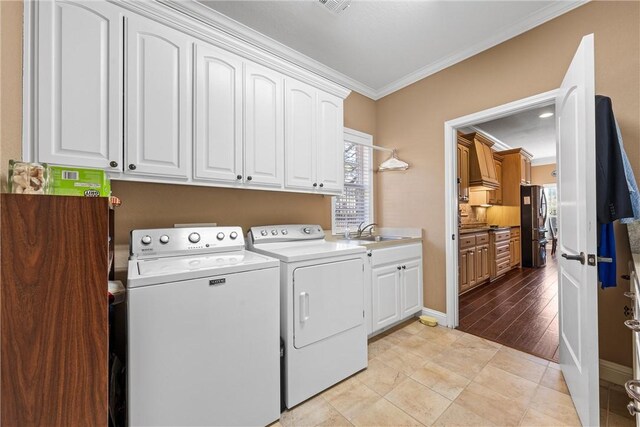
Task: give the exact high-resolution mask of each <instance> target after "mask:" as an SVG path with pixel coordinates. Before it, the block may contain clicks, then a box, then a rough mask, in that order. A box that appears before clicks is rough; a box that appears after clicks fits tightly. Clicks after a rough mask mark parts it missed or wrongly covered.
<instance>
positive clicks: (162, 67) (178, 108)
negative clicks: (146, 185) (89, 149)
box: [125, 15, 191, 178]
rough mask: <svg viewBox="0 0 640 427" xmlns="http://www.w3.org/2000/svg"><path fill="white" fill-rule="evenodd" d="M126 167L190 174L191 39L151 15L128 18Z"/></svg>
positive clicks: (134, 170) (131, 170)
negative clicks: (155, 20)
mask: <svg viewBox="0 0 640 427" xmlns="http://www.w3.org/2000/svg"><path fill="white" fill-rule="evenodd" d="M126 25H127V42H126V49H127V69H126V76H127V91H126V106H127V132H126V135H127V141H126V146H127V165H126V168H125V171H126V172H127V173H131V174H144V175H159V176H169V177H180V178H186V177H187V164H188V163H189V159H188V158H187V157H188V149H189V146H190V144H191V141H190V135H191V132H190V129H191V114H190V110H191V96H190V93H191V73H190V69H191V66H190V57H191V40H190V38H189V37H188V36H187V35H186V34H183V33H180V32H178V31H176V30H173V29H171V28H168V27H165V26H164V25H162V24H159V23H157V22H154V21H151V20H149V19H146V18H143V17H139V16H135V15H131V16H129V17H128V18H127V24H126Z"/></svg>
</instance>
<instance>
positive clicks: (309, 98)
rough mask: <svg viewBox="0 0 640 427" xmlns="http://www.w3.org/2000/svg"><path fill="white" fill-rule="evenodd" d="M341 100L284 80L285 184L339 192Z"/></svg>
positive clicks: (342, 179) (342, 177)
mask: <svg viewBox="0 0 640 427" xmlns="http://www.w3.org/2000/svg"><path fill="white" fill-rule="evenodd" d="M342 109H343V107H342V101H341V100H340V98H338V97H335V96H331V95H329V94H324V93H322V92H321V91H319V90H317V89H315V88H314V87H312V86H310V85H307V84H304V83H302V82H299V81H296V80H293V79H287V80H286V81H285V129H286V131H285V187H286V188H299V189H303V190H317V191H322V192H325V193H326V192H331V191H333V192H336V193H339V192H340V191H341V189H342V187H343V181H344V143H343V135H342V133H341V132H339V130H340V129H342V120H343V112H342Z"/></svg>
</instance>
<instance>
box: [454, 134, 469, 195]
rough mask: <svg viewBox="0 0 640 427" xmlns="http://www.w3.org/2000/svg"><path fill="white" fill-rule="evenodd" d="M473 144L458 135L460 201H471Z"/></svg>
mask: <svg viewBox="0 0 640 427" xmlns="http://www.w3.org/2000/svg"><path fill="white" fill-rule="evenodd" d="M470 146H471V142H470V141H468V140H466V139H464V138H462V137H461V135H458V151H457V161H458V165H457V167H458V201H460V202H468V201H469V147H470Z"/></svg>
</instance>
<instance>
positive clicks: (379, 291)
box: [371, 265, 400, 332]
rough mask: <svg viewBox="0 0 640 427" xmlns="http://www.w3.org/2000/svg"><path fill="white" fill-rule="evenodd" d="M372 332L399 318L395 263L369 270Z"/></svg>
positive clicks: (398, 295)
mask: <svg viewBox="0 0 640 427" xmlns="http://www.w3.org/2000/svg"><path fill="white" fill-rule="evenodd" d="M371 276H372V280H371V284H372V291H373V313H372V314H373V330H374V332H375V331H377V330H380V329H382V328H384V327H386V326H389V325H391V324H393V323H395V322H397V321H398V320H400V300H399V297H400V271H399V270H398V267H397V266H396V265H391V266H387V267H378V268H374V269H373V270H372V271H371Z"/></svg>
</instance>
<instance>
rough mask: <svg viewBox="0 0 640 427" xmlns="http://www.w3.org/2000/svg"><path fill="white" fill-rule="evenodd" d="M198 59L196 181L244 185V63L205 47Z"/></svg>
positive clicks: (201, 47) (199, 46)
mask: <svg viewBox="0 0 640 427" xmlns="http://www.w3.org/2000/svg"><path fill="white" fill-rule="evenodd" d="M195 57H196V61H195V62H196V70H195V93H194V97H195V156H194V165H195V170H194V178H196V179H203V180H212V181H220V182H227V183H242V182H243V178H244V177H243V170H242V167H243V165H242V163H243V162H242V161H243V152H242V151H243V150H242V60H241V58H240V57H238V56H236V55H233V54H231V53H229V52H227V51H224V50H222V49H219V48H216V47H213V46H210V45H205V44H197V45H196V46H195Z"/></svg>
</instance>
